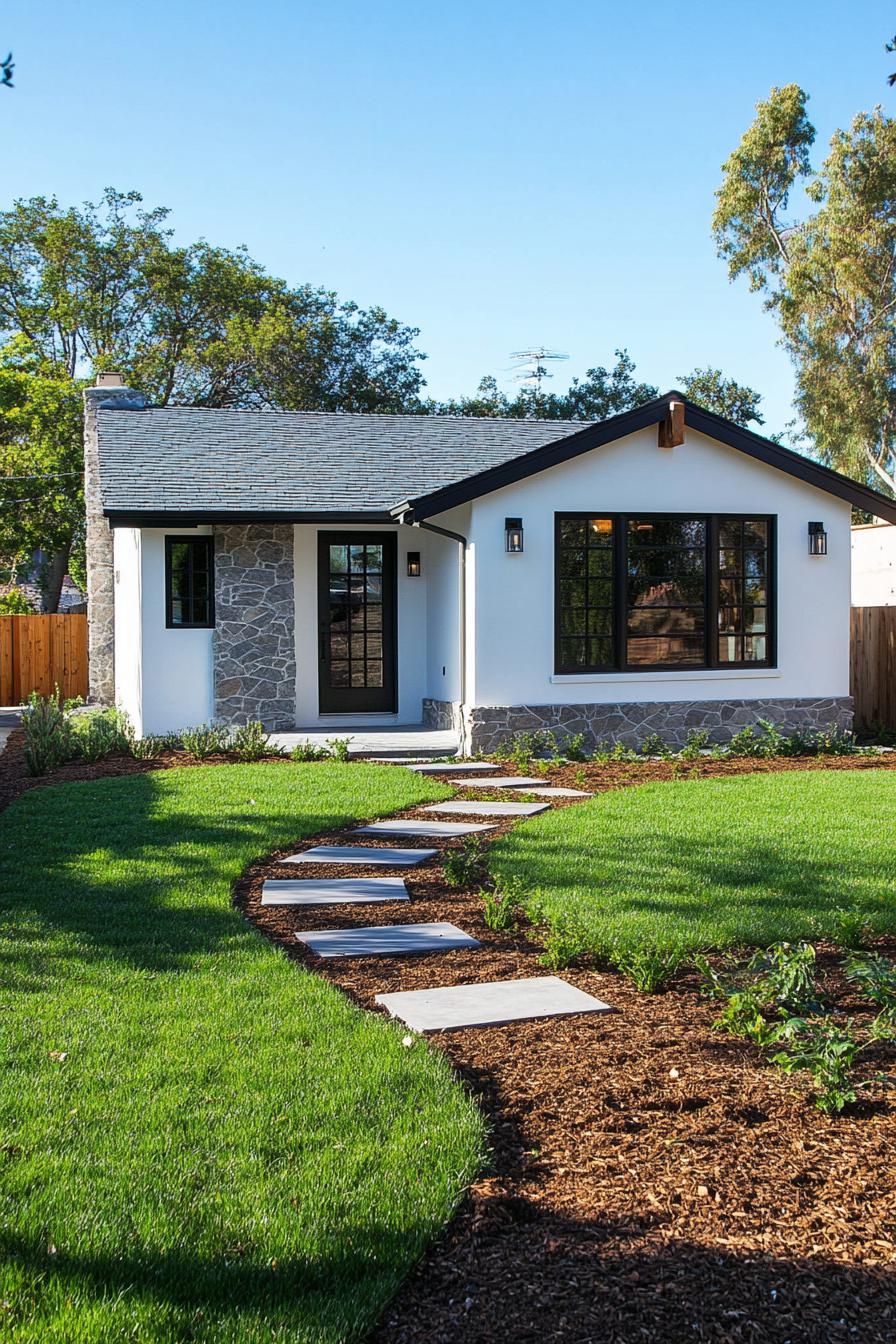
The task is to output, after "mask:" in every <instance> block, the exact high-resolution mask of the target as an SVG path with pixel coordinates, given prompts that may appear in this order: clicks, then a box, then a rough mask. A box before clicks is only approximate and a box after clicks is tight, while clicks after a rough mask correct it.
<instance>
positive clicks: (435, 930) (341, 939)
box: [296, 923, 480, 957]
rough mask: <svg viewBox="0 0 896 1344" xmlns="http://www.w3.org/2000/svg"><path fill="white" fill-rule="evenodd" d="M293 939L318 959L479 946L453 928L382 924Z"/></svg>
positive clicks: (439, 950)
mask: <svg viewBox="0 0 896 1344" xmlns="http://www.w3.org/2000/svg"><path fill="white" fill-rule="evenodd" d="M296 938H297V939H298V940H299V942H300V943H304V944H305V946H306V947H308V948H310V949H311V951H312V952H316V953H317V955H318V956H319V957H391V956H405V955H407V954H410V953H412V952H416V953H423V952H447V951H449V950H450V949H451V948H457V947H462V948H468V949H470V950H472V949H474V948H477V947H479V946H480V944H479V943H478V942H477V941H476V939H475V938H471V937H470V935H469V934H468V933H464V931H463V929H459V928H457V927H456V925H454V924H438V923H436V924H385V925H382V926H381V927H377V928H372V929H315V930H313V931H312V932H309V933H297V934H296Z"/></svg>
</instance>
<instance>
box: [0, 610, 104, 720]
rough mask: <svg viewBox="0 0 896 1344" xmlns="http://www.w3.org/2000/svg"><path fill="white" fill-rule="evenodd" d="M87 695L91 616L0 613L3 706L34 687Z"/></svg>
mask: <svg viewBox="0 0 896 1344" xmlns="http://www.w3.org/2000/svg"><path fill="white" fill-rule="evenodd" d="M55 686H58V687H59V690H60V691H61V693H62V695H63V697H64V698H65V699H69V698H70V697H72V696H76V695H81V696H84V697H85V698H86V696H87V617H86V616H85V615H83V614H81V613H78V614H75V615H71V614H68V613H67V614H65V615H52V616H51V615H41V616H0V705H18V704H20V703H21V702H22V701H23V700H27V698H28V696H29V695H30V694H31V692H32V691H38V692H39V693H40V694H41V695H49V694H50V693H51V692H52V690H53V688H54V687H55Z"/></svg>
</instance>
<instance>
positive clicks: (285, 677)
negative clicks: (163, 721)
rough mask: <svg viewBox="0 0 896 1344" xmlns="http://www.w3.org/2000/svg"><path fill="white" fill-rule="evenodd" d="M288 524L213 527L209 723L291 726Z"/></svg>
mask: <svg viewBox="0 0 896 1344" xmlns="http://www.w3.org/2000/svg"><path fill="white" fill-rule="evenodd" d="M293 535H294V534H293V528H292V526H291V525H267V524H257V523H252V524H250V525H248V526H245V527H216V528H215V637H214V679H215V717H216V718H217V719H220V720H221V721H222V722H224V723H246V722H247V721H248V720H249V719H260V720H261V722H262V723H263V724H264V726H265V728H268V729H284V728H285V729H290V728H294V727H295V723H296V638H295V593H294V588H295V579H294V570H293V563H294V562H293Z"/></svg>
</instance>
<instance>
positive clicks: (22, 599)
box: [0, 588, 35, 616]
mask: <svg viewBox="0 0 896 1344" xmlns="http://www.w3.org/2000/svg"><path fill="white" fill-rule="evenodd" d="M34 610H35V607H34V603H33V602H32V601H31V600H30V599H29V598H27V597H26V596H25V594H24V593H23V592H22V590H21V588H10V590H9V592H8V593H4V594H3V596H2V597H0V616H32V615H33V614H34Z"/></svg>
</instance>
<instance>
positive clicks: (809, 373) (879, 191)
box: [713, 84, 896, 492]
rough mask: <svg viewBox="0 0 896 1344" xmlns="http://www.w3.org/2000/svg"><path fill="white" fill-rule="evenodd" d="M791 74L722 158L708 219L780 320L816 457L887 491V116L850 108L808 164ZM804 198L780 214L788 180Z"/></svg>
mask: <svg viewBox="0 0 896 1344" xmlns="http://www.w3.org/2000/svg"><path fill="white" fill-rule="evenodd" d="M806 102H807V96H806V94H805V93H804V92H803V90H802V89H800V88H798V87H797V85H795V84H791V85H788V86H787V87H786V88H783V89H773V90H772V92H771V95H770V97H769V99H768V101H767V102H764V103H760V104H759V105H758V107H757V116H756V119H755V121H754V122H753V125H752V126H751V127H750V128H749V130H748V131H747V132H746V134H745V135H744V137H743V139H742V140H741V143H740V145H739V146H738V148H737V149H736V150H735V151H734V153H733V154H732V155H731V157H730V158H729V159H728V160H727V162H726V163H725V165H724V168H723V173H724V177H723V181H722V185H721V187H720V188H719V191H718V192H717V205H716V210H715V214H714V216H713V233H714V236H715V240H716V244H717V247H718V251H719V254H720V256H722V257H724V258H726V259H727V261H728V273H729V277H730V278H731V279H735V278H737V277H738V276H741V275H745V276H746V277H747V279H748V281H749V283H750V286H751V288H752V289H754V290H761V291H763V292H764V293H765V295H766V305H767V307H768V308H769V309H771V310H772V311H773V312H774V313H775V315H776V317H777V320H778V323H779V327H780V331H781V340H782V344H783V346H784V348H785V349H786V350H787V351H788V352H789V354H790V356H791V358H792V359H793V362H794V366H795V369H796V379H797V406H798V409H799V411H800V413H801V415H802V417H803V419H804V421H805V424H806V427H807V429H808V431H809V433H810V434H811V436H812V438H813V440H814V442H815V445H816V449H817V452H818V454H819V456H821V457H822V459H823V460H825V461H827V462H830V463H831V464H832V465H833V466H835V467H837V468H838V469H840V470H842V471H846V472H849V473H851V474H854V475H856V476H859V477H861V478H863V479H866V480H869V481H874V482H875V483H876V484H877V485H878V486H881V485H882V486H884V487H885V488H886V489H888V490H890V491H892V492H896V437H894V435H896V122H894V121H892V120H891V119H890V118H888V117H885V116H884V115H883V113H882V112H881V110H880V109H879V108H878V109H875V111H874V112H870V113H860V114H859V115H858V116H857V117H856V118H855V119H854V121H853V123H852V125H851V127H850V129H849V130H847V131H837V132H836V133H835V135H834V137H833V139H832V141H831V148H830V153H829V155H828V157H827V158H826V159H825V161H824V163H823V164H822V166H821V169H820V170H819V171H818V172H814V171H813V169H812V166H811V163H810V160H809V152H810V149H811V146H812V144H813V142H814V138H815V131H814V129H813V127H812V125H811V123H810V122H809V120H808V117H807V115H806ZM802 183H805V192H806V195H807V197H808V199H809V201H810V203H811V206H812V207H814V211H812V212H810V213H808V214H807V215H806V217H805V218H804V219H803V220H802V221H800V222H793V221H790V220H788V219H787V217H786V213H785V212H786V211H787V208H788V203H789V197H790V194H791V192H792V191H793V189H794V187H795V186H796V185H797V184H802Z"/></svg>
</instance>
